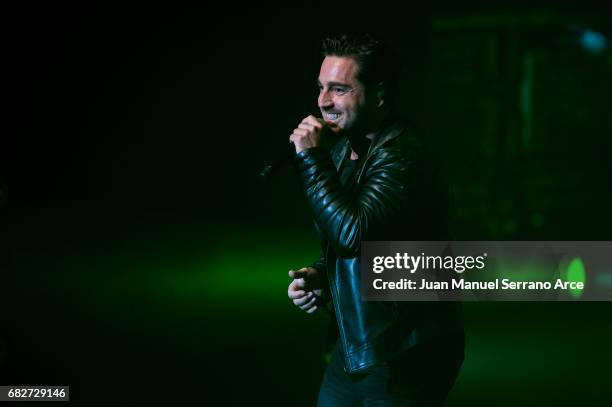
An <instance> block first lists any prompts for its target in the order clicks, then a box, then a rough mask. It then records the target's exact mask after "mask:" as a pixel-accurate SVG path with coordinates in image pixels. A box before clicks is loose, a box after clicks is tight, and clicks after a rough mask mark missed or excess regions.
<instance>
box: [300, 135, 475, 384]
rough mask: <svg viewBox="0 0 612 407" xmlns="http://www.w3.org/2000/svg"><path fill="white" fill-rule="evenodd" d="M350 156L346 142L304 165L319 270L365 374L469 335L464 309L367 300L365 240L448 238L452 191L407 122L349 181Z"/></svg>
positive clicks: (350, 364)
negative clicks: (446, 337)
mask: <svg viewBox="0 0 612 407" xmlns="http://www.w3.org/2000/svg"><path fill="white" fill-rule="evenodd" d="M349 155H350V148H349V143H348V141H344V142H340V143H338V144H337V145H336V146H335V147H334V148H333V149H332V150H331V151H330V150H327V149H324V148H320V147H315V148H310V149H307V150H304V151H302V152H300V153H299V154H297V155H296V162H297V168H298V171H299V173H300V174H301V178H302V180H303V185H304V190H305V195H306V199H307V200H308V203H309V205H310V207H311V209H312V212H313V215H314V219H315V224H316V226H317V229H318V232H319V235H320V236H321V241H322V249H323V256H322V257H321V258H320V259H319V260H318V261H317V262H315V264H314V265H313V266H314V267H315V268H317V269H318V271H319V272H320V273H322V274H326V275H327V282H328V283H329V286H328V287H327V288H328V289H329V292H330V293H331V298H332V300H333V305H334V310H335V316H336V319H337V322H338V330H339V333H340V340H341V344H342V348H343V351H344V362H345V371H346V372H348V373H358V372H362V371H364V370H366V369H368V368H369V367H371V366H373V365H376V364H379V363H383V362H386V361H388V360H389V359H390V358H392V357H393V356H394V355H396V354H397V353H399V352H400V351H402V350H404V349H407V348H410V347H412V346H414V345H416V344H417V343H420V342H422V341H423V340H427V339H428V338H433V337H440V336H441V335H443V334H445V333H448V332H455V333H457V332H460V333H461V335H462V332H463V331H462V324H461V317H460V312H461V311H460V308H459V305H458V304H454V303H423V302H421V303H418V302H376V301H369V302H368V301H362V300H361V294H360V286H361V279H360V264H359V263H360V259H359V253H360V246H361V241H362V240H443V239H446V238H448V236H447V234H446V227H447V225H448V213H449V199H448V197H449V194H448V189H447V188H446V187H445V184H444V183H443V182H441V178H440V177H439V175H438V172H439V171H438V168H435V167H434V166H433V165H432V161H431V160H430V159H429V158H428V157H427V155H426V154H425V152H424V151H423V149H422V148H421V146H420V144H419V142H418V141H417V139H416V138H415V137H414V136H413V135H412V134H411V131H410V130H408V129H407V128H406V127H404V126H402V125H400V124H395V125H393V126H390V127H388V128H386V129H384V130H382V131H380V132H379V133H378V134H376V135H375V136H374V138H373V139H372V142H371V144H370V147H369V150H368V152H367V154H366V155H365V156H364V157H360V159H359V161H358V162H357V166H356V168H355V169H354V172H353V173H352V176H351V177H350V178H349V179H348V181H347V182H345V183H344V184H342V183H341V182H340V178H339V175H338V169H339V168H340V165H341V163H342V162H343V161H344V160H347V159H348V157H349Z"/></svg>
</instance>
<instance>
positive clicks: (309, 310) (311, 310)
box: [306, 305, 317, 314]
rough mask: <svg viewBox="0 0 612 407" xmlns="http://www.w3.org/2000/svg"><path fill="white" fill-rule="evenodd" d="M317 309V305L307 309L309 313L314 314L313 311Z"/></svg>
mask: <svg viewBox="0 0 612 407" xmlns="http://www.w3.org/2000/svg"><path fill="white" fill-rule="evenodd" d="M316 310H317V306H316V305H315V306H314V307H312V308H310V309H307V310H306V312H307V313H308V314H312V313H313V312H315V311H316Z"/></svg>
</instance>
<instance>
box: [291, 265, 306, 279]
mask: <svg viewBox="0 0 612 407" xmlns="http://www.w3.org/2000/svg"><path fill="white" fill-rule="evenodd" d="M307 273H308V268H307V267H303V268H301V269H299V270H297V271H296V270H289V277H291V278H293V279H296V278H304V277H306V274H307Z"/></svg>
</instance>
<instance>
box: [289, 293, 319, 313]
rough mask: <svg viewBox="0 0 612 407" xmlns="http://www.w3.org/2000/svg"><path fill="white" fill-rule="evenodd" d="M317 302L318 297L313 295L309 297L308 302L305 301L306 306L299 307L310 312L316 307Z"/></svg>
mask: <svg viewBox="0 0 612 407" xmlns="http://www.w3.org/2000/svg"><path fill="white" fill-rule="evenodd" d="M294 302H295V301H294ZM316 302H317V297H316V296H314V295H313V296H312V297H309V298H308V299H307V300H306V301H304V304H302V305H298V307H300V308H301V309H302V310H304V311H308V310H309V309H311V308H312V307H314V306H315V303H316ZM296 305H297V304H296Z"/></svg>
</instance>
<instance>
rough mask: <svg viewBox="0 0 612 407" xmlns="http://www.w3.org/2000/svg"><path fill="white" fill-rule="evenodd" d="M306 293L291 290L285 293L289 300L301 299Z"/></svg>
mask: <svg viewBox="0 0 612 407" xmlns="http://www.w3.org/2000/svg"><path fill="white" fill-rule="evenodd" d="M306 294H307V293H306V291H304V290H297V291H296V290H291V289H289V290H288V291H287V295H288V296H289V298H291V299H292V300H297V299H298V298H303V297H304V296H306Z"/></svg>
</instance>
